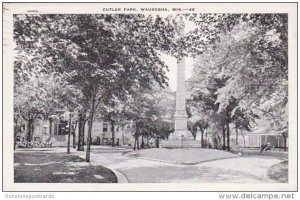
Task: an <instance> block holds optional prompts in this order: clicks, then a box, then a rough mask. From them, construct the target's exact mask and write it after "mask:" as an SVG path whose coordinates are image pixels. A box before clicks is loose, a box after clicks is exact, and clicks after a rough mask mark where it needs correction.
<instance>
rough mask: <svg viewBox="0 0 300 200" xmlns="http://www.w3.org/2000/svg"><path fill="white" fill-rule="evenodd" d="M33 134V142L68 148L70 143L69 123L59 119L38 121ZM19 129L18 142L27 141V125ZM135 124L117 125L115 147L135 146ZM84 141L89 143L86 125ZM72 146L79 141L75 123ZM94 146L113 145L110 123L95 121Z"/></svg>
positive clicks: (71, 139)
mask: <svg viewBox="0 0 300 200" xmlns="http://www.w3.org/2000/svg"><path fill="white" fill-rule="evenodd" d="M33 127H34V128H33V132H32V141H33V142H47V141H48V142H49V141H51V143H52V146H67V141H68V121H64V120H61V119H59V118H58V117H53V118H50V120H47V121H44V120H37V121H36V122H35V123H34V126H33ZM15 128H16V129H17V131H16V132H17V133H16V141H26V140H27V139H26V135H27V127H26V125H25V124H22V125H19V126H18V127H15ZM133 131H134V127H133V123H130V122H129V123H128V124H126V125H115V126H114V135H115V145H117V146H133V144H134V138H133V136H132V135H133ZM84 132H85V134H84V137H85V138H84V140H85V144H86V141H87V133H88V126H87V123H86V125H85V131H84ZM70 141H71V146H72V145H76V144H77V141H78V124H76V123H73V124H72V126H71V137H70ZM92 144H93V145H111V144H112V126H111V125H110V124H109V123H108V122H104V121H99V120H95V121H94V123H93V129H92Z"/></svg>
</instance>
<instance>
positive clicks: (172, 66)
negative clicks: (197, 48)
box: [161, 20, 196, 91]
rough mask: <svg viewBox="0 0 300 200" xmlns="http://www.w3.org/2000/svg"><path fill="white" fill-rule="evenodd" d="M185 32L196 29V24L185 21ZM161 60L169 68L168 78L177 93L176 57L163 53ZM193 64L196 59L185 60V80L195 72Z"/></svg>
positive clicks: (188, 58)
mask: <svg viewBox="0 0 300 200" xmlns="http://www.w3.org/2000/svg"><path fill="white" fill-rule="evenodd" d="M184 25H185V28H184V32H185V33H187V32H189V31H191V30H193V29H195V28H196V27H195V24H194V23H193V22H190V21H187V20H184ZM161 59H162V60H163V61H164V62H165V64H166V65H168V67H169V72H167V77H168V78H169V85H170V88H171V89H172V90H173V91H176V86H177V84H176V78H177V76H176V75H177V61H176V58H175V57H172V56H169V55H167V54H163V53H161ZM193 63H194V59H193V58H191V57H186V58H185V80H187V79H188V78H190V77H191V76H192V72H193Z"/></svg>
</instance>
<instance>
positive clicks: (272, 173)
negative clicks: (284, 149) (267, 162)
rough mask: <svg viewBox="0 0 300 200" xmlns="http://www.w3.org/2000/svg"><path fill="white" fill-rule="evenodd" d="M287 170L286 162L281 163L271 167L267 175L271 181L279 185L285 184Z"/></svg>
mask: <svg viewBox="0 0 300 200" xmlns="http://www.w3.org/2000/svg"><path fill="white" fill-rule="evenodd" d="M288 168H289V166H288V161H284V162H281V163H279V164H276V165H273V166H271V167H270V169H269V171H268V175H269V177H270V178H271V179H273V180H276V181H278V182H281V183H287V182H288Z"/></svg>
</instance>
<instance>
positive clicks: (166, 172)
mask: <svg viewBox="0 0 300 200" xmlns="http://www.w3.org/2000/svg"><path fill="white" fill-rule="evenodd" d="M128 151H131V150H129V149H123V148H111V147H95V148H93V149H92V153H91V162H92V163H91V164H97V165H103V166H106V167H108V168H110V169H113V170H115V171H117V172H119V173H121V174H122V175H123V176H124V177H126V179H127V181H128V182H129V183H164V182H165V183H272V182H274V180H272V179H270V178H269V177H268V176H267V170H268V168H269V167H270V166H272V165H274V164H277V163H280V162H282V160H281V159H277V158H273V157H266V156H256V157H255V156H248V157H238V158H228V159H221V160H215V161H210V162H203V163H200V164H196V165H180V164H173V163H165V162H159V161H153V160H145V159H141V158H133V157H129V156H126V155H124V153H125V152H128ZM79 154H80V153H79ZM80 155H81V156H82V157H84V156H85V154H84V152H81V154H80Z"/></svg>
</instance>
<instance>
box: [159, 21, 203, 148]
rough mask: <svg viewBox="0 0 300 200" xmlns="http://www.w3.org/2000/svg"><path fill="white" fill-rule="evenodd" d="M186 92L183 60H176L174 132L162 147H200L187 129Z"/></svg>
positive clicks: (181, 23) (182, 24) (182, 25)
mask: <svg viewBox="0 0 300 200" xmlns="http://www.w3.org/2000/svg"><path fill="white" fill-rule="evenodd" d="M180 27H181V34H184V22H183V19H182V18H181V19H180ZM185 98H186V90H185V58H184V57H182V58H180V59H177V88H176V112H175V116H174V118H175V131H174V133H172V134H170V136H169V138H168V140H166V141H163V142H162V147H166V148H179V147H201V144H200V143H199V141H194V137H193V135H192V133H191V132H190V131H188V127H187V117H188V116H187V113H186V105H185Z"/></svg>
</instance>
